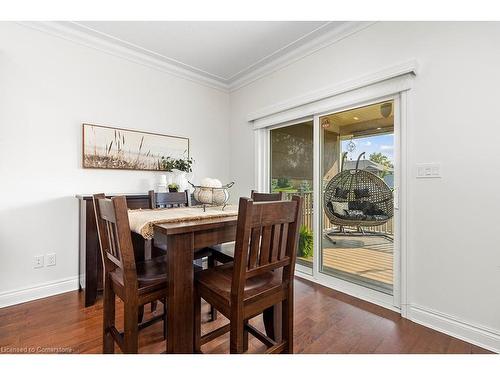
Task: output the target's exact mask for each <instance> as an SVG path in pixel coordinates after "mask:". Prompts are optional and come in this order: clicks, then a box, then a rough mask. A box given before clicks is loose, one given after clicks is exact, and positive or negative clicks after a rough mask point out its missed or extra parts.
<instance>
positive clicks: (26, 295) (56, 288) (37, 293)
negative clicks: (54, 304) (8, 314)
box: [0, 276, 79, 308]
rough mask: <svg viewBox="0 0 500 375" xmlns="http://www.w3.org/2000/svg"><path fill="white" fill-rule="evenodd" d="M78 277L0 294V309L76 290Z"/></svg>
mask: <svg viewBox="0 0 500 375" xmlns="http://www.w3.org/2000/svg"><path fill="white" fill-rule="evenodd" d="M78 287H79V286H78V276H75V277H69V278H66V279H59V280H55V281H50V282H47V283H42V284H38V285H35V286H32V287H29V288H24V289H18V290H10V291H7V292H2V293H0V308H2V307H7V306H12V305H17V304H18V303H23V302H28V301H33V300H35V299H39V298H45V297H50V296H53V295H56V294H61V293H65V292H70V291H73V290H77V289H78Z"/></svg>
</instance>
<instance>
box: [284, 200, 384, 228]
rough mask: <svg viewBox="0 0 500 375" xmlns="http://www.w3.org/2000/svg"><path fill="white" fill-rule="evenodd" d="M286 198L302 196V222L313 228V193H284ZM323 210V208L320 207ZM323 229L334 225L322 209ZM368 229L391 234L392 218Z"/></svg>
mask: <svg viewBox="0 0 500 375" xmlns="http://www.w3.org/2000/svg"><path fill="white" fill-rule="evenodd" d="M285 195H286V197H287V199H289V198H290V197H291V196H292V195H300V196H302V197H303V198H304V209H303V210H302V224H303V225H305V226H306V227H307V228H309V230H311V231H312V230H313V193H312V191H308V192H297V193H285ZM321 210H322V211H323V208H321ZM322 221H323V226H324V228H323V229H333V228H334V227H335V225H334V224H332V223H331V222H330V219H328V216H326V214H325V213H324V211H323V218H322ZM366 229H368V230H370V231H374V232H380V233H385V234H393V233H394V227H393V220H392V218H391V219H389V220H388V221H387V222H386V223H385V224H382V225H378V226H376V227H369V228H366Z"/></svg>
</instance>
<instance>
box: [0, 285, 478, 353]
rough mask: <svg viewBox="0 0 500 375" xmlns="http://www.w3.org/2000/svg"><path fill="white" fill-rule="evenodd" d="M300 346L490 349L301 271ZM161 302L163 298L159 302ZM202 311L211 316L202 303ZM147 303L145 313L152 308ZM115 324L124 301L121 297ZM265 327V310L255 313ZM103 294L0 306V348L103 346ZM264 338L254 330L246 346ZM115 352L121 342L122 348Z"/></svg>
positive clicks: (146, 338)
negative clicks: (88, 302) (89, 300)
mask: <svg viewBox="0 0 500 375" xmlns="http://www.w3.org/2000/svg"><path fill="white" fill-rule="evenodd" d="M294 306H295V308H294V310H295V320H294V341H295V344H294V352H295V353H487V351H486V350H484V349H481V348H479V347H477V346H475V345H472V344H469V343H467V342H464V341H461V340H458V339H455V338H452V337H450V336H447V335H445V334H443V333H439V332H436V331H434V330H432V329H430V328H426V327H424V326H421V325H419V324H415V323H413V322H411V321H409V320H406V319H403V318H401V316H400V315H399V314H397V313H395V312H393V311H390V310H387V309H384V308H382V307H379V306H376V305H373V304H371V303H368V302H365V301H362V300H359V299H357V298H354V297H351V296H348V295H346V294H343V293H339V292H336V291H333V290H331V289H328V288H325V287H322V286H319V285H316V284H313V283H311V282H308V281H304V280H302V279H300V278H296V281H295V304H294ZM161 308H162V306H161V305H160V306H159V309H160V310H161ZM203 309H204V314H203V319H205V320H206V319H207V317H208V306H207V305H204V306H203ZM146 310H147V315H149V314H150V313H149V312H148V311H149V309H146ZM116 313H117V322H118V325H121V324H120V323H121V322H122V321H123V305H122V304H121V303H117V309H116ZM225 323H227V320H226V318H224V317H223V316H222V315H220V317H219V318H218V319H217V321H215V322H211V323H206V324H203V326H202V329H203V331H204V332H207V331H209V330H213V329H214V328H216V327H218V326H221V325H223V324H225ZM252 324H254V325H255V326H256V327H258V328H260V329H262V326H263V324H262V318H261V317H256V318H254V319H252ZM165 347H166V343H165V340H163V335H162V326H161V324H154V325H152V326H151V327H148V328H146V329H145V330H143V331H141V333H140V334H139V352H140V353H161V352H163V351H165ZM101 350H102V298H99V299H98V301H97V303H96V304H95V305H94V306H91V307H87V308H85V307H84V304H83V293H79V292H78V291H75V292H69V293H64V294H60V295H57V296H53V297H49V298H44V299H40V300H37V301H32V302H27V303H23V304H20V305H16V306H10V307H6V308H2V309H0V353H16V352H28V353H29V352H33V353H43V352H45V353H57V352H61V353H101ZM202 350H203V351H204V352H205V353H228V352H229V333H227V334H225V335H223V336H221V337H219V338H217V339H215V340H214V341H212V342H210V343H208V344H206V345H204V346H203V347H202ZM264 350H265V346H264V345H263V344H261V343H260V342H259V341H258V340H257V339H255V338H253V337H252V336H251V335H250V343H249V351H250V352H252V353H259V352H260V353H262V352H263V351H264ZM117 353H119V350H118V349H117Z"/></svg>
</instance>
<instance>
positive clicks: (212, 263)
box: [207, 255, 217, 322]
mask: <svg viewBox="0 0 500 375" xmlns="http://www.w3.org/2000/svg"><path fill="white" fill-rule="evenodd" d="M207 266H208V268H214V267H215V258H214V256H213V255H209V256H208V257H207ZM216 320H217V310H216V309H215V308H214V307H213V306H212V305H210V321H211V322H214V321H216Z"/></svg>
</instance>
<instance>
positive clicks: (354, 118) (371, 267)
mask: <svg viewBox="0 0 500 375" xmlns="http://www.w3.org/2000/svg"><path fill="white" fill-rule="evenodd" d="M397 103H398V99H392V98H391V99H387V100H384V101H380V102H374V103H372V104H369V105H365V106H360V107H354V108H351V109H349V110H342V111H336V112H333V111H332V112H331V113H326V114H324V115H316V116H315V117H314V118H313V119H311V120H309V121H303V122H299V123H292V124H290V125H283V126H275V127H273V128H271V129H269V130H268V133H266V134H267V135H268V138H267V140H268V145H269V149H268V150H269V158H268V159H267V160H268V164H267V168H268V169H267V171H266V174H267V175H266V179H265V181H266V183H267V184H268V187H269V191H272V192H280V191H281V192H284V193H285V194H286V195H287V196H288V197H290V196H291V195H293V194H299V195H301V196H302V197H303V198H304V207H303V218H302V222H303V225H302V228H301V231H300V241H299V247H298V252H297V266H296V269H297V271H299V272H303V273H306V274H308V275H310V276H312V279H313V280H317V281H319V282H321V283H322V284H325V285H328V286H332V287H334V288H336V289H340V290H344V291H347V292H348V293H349V292H352V293H356V295H363V294H366V295H367V296H368V297H367V298H369V299H371V300H373V301H382V303H383V304H384V305H386V306H396V307H397V306H398V305H399V288H398V285H397V282H398V281H397V280H398V276H399V274H398V272H399V269H398V264H399V263H398V261H399V254H398V248H397V244H398V233H397V228H398V226H397V225H396V224H397V208H396V207H395V202H397V200H396V199H395V193H396V192H397V186H398V184H397V181H398V165H399V164H398V152H397V149H398V147H397V146H398V141H397V139H398V134H399V133H398V125H397V123H398V121H397V116H395V112H396V113H397V108H396V105H397ZM266 137H267V136H266ZM313 198H314V199H313ZM316 201H317V202H316Z"/></svg>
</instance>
